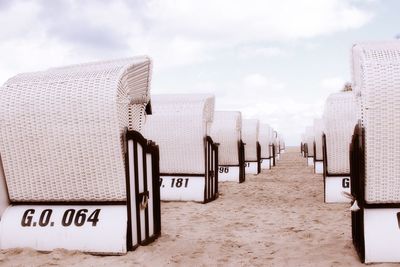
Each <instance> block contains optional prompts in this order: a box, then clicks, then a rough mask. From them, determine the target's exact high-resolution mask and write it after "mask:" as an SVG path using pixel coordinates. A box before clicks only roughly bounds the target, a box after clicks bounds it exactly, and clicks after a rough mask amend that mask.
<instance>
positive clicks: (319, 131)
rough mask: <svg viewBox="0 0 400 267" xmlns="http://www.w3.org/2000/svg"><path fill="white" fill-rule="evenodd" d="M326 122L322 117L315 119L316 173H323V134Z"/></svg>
mask: <svg viewBox="0 0 400 267" xmlns="http://www.w3.org/2000/svg"><path fill="white" fill-rule="evenodd" d="M323 128H324V122H323V120H322V119H314V136H315V141H314V173H319V174H323V173H324V164H323V160H324V157H323V149H322V135H323Z"/></svg>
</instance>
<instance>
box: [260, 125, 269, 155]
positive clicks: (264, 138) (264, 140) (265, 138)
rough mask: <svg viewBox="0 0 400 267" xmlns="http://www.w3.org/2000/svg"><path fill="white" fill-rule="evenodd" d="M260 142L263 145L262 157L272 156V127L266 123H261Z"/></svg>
mask: <svg viewBox="0 0 400 267" xmlns="http://www.w3.org/2000/svg"><path fill="white" fill-rule="evenodd" d="M258 140H259V143H260V146H261V158H263V159H267V158H269V157H270V156H272V155H270V152H271V151H270V147H269V146H270V144H271V143H272V128H271V126H269V125H268V124H266V123H261V124H260V133H259V138H258Z"/></svg>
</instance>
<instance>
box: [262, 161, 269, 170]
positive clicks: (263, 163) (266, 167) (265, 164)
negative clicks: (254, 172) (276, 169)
mask: <svg viewBox="0 0 400 267" xmlns="http://www.w3.org/2000/svg"><path fill="white" fill-rule="evenodd" d="M261 169H263V170H269V169H271V163H270V160H269V159H262V160H261Z"/></svg>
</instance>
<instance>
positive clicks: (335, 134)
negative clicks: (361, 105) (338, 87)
mask: <svg viewBox="0 0 400 267" xmlns="http://www.w3.org/2000/svg"><path fill="white" fill-rule="evenodd" d="M356 107H357V106H356V103H355V99H354V95H353V93H352V92H351V91H350V92H339V93H334V94H331V95H330V96H329V97H328V99H327V100H326V103H325V110H324V114H323V121H324V135H323V149H324V152H323V153H324V184H325V201H326V202H327V203H333V202H349V201H350V200H349V198H347V197H345V195H344V194H343V193H342V192H346V193H350V160H349V146H350V142H351V136H352V133H353V130H354V126H355V125H356V123H357V112H356Z"/></svg>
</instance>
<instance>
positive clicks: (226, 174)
mask: <svg viewBox="0 0 400 267" xmlns="http://www.w3.org/2000/svg"><path fill="white" fill-rule="evenodd" d="M218 181H219V182H225V181H229V182H239V166H219V168H218Z"/></svg>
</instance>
